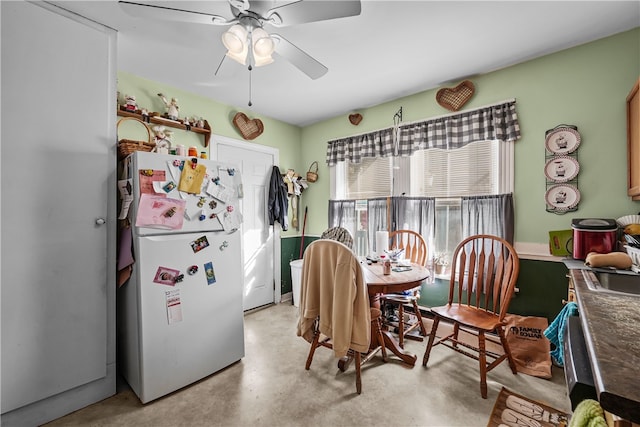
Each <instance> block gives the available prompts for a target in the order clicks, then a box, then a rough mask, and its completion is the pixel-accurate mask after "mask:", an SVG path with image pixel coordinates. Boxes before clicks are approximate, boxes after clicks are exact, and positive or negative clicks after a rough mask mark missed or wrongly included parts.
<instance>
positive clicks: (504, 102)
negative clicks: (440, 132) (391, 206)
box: [329, 98, 516, 142]
mask: <svg viewBox="0 0 640 427" xmlns="http://www.w3.org/2000/svg"><path fill="white" fill-rule="evenodd" d="M515 101H516V99H515V98H510V99H505V100H503V101H499V102H494V103H492V104H487V105H482V106H480V107H475V108H470V109H468V110H462V111H456V112H454V113H449V114H442V115H440V116H435V117H428V118H426V119H419V120H414V121H412V122H408V123H401V124H400V125H398V127H402V126H407V125H412V124H414V123H421V122H426V121H428V120H437V119H442V118H444V117H451V116H456V115H458V114H464V113H468V112H470V111H474V110H482V109H483V108H489V107H495V106H496V105H501V104H506V103H509V102H515ZM392 128H393V126H389V127H386V128H381V129H375V130H370V131H367V132H362V133H356V134H353V135H348V136H341V137H338V138H333V139H331V140H330V141H329V142H331V141H335V140H338V139H344V138H354V137H356V136H360V135H367V134H369V133H375V132H381V131H383V130H387V129H392Z"/></svg>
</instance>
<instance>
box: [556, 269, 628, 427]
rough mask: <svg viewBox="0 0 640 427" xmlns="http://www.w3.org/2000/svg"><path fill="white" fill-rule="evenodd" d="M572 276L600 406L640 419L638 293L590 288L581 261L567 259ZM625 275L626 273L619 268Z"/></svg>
mask: <svg viewBox="0 0 640 427" xmlns="http://www.w3.org/2000/svg"><path fill="white" fill-rule="evenodd" d="M565 264H566V265H567V267H568V268H569V269H570V271H569V274H570V277H571V279H572V280H573V283H574V287H575V291H576V295H577V302H578V307H579V312H580V320H581V323H582V327H583V330H584V333H585V340H586V342H587V349H588V352H589V357H590V360H591V365H592V368H593V369H592V370H593V376H594V381H595V384H596V389H597V391H598V397H599V401H600V404H601V406H602V407H603V408H604V409H605V410H607V411H609V412H611V413H614V414H616V415H618V416H621V417H623V418H625V419H628V420H631V421H633V422H636V423H639V422H640V386H639V385H638V384H640V295H633V294H625V293H620V292H609V291H601V290H600V291H599V290H594V289H593V285H592V282H593V281H594V280H595V281H597V280H598V279H597V278H596V276H595V275H594V274H593V271H592V269H590V268H588V267H585V266H584V263H582V262H577V263H574V264H572V263H571V262H569V263H567V262H565ZM620 273H621V274H625V273H624V272H620Z"/></svg>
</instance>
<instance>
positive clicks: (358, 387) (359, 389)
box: [354, 351, 362, 394]
mask: <svg viewBox="0 0 640 427" xmlns="http://www.w3.org/2000/svg"><path fill="white" fill-rule="evenodd" d="M354 353H355V357H356V391H357V392H358V394H360V393H362V381H361V379H360V352H359V351H354Z"/></svg>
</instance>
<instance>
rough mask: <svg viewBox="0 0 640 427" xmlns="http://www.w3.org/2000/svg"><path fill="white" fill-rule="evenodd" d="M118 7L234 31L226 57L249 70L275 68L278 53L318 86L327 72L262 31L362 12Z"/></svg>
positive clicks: (235, 0)
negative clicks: (224, 12) (274, 55)
mask: <svg viewBox="0 0 640 427" xmlns="http://www.w3.org/2000/svg"><path fill="white" fill-rule="evenodd" d="M118 3H119V4H120V6H121V7H122V9H123V10H124V11H125V12H127V13H129V14H130V15H132V16H135V17H139V18H150V19H160V20H165V21H180V22H189V23H198V24H212V25H226V26H230V28H229V29H228V30H227V31H226V32H224V33H223V35H222V42H223V44H224V45H225V47H226V48H227V53H226V55H225V57H229V58H231V59H233V60H235V61H237V62H239V63H241V64H243V65H248V66H249V67H250V68H249V69H251V67H252V66H256V67H259V66H262V65H267V64H270V63H271V62H273V58H272V57H271V54H272V53H273V52H277V53H278V55H280V56H281V57H283V58H285V59H286V60H288V61H289V62H290V63H291V64H293V65H294V66H295V67H296V68H298V69H299V70H300V71H302V72H303V73H305V74H306V75H308V76H309V77H310V78H311V79H314V80H315V79H317V78H320V77H322V76H323V75H325V74H326V73H327V71H328V68H327V67H325V66H324V65H323V64H321V63H320V62H318V61H317V60H315V59H314V58H313V57H311V56H310V55H309V54H307V53H306V52H304V51H303V50H302V49H300V48H298V47H297V46H295V45H294V44H293V43H291V42H289V41H288V40H287V39H285V38H284V37H282V36H281V35H279V34H274V33H271V34H269V33H268V32H267V31H266V30H265V29H264V28H263V27H264V26H265V25H272V26H274V27H277V28H279V27H286V26H290V25H297V24H305V23H309V22H317V21H325V20H330V19H337V18H344V17H348V16H356V15H359V14H360V11H361V5H360V1H359V0H358V1H350V0H344V1H302V0H299V1H294V2H290V3H286V4H283V5H279V6H274V5H275V3H276V2H275V1H259V0H251V1H249V0H229V6H230V9H231V16H230V17H225V16H220V15H213V14H210V13H204V12H198V11H192V10H185V9H178V8H171V7H166V6H158V5H155V4H144V3H135V2H130V1H119V2H118ZM272 6H273V7H272ZM223 61H224V57H223ZM220 65H222V62H221V63H220ZM219 69H220V67H218V70H219ZM218 70H216V74H217V73H218Z"/></svg>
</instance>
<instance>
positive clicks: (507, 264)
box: [422, 234, 520, 399]
mask: <svg viewBox="0 0 640 427" xmlns="http://www.w3.org/2000/svg"><path fill="white" fill-rule="evenodd" d="M519 265H520V262H519V259H518V255H517V253H516V251H515V250H514V249H513V246H511V244H509V243H508V242H507V241H506V240H504V239H501V238H500V237H497V236H491V235H486V234H481V235H476V236H471V237H468V238H466V239H464V240H463V241H462V242H461V243H460V244H459V245H458V247H457V248H456V250H455V252H454V253H453V260H452V265H451V278H450V279H449V300H448V303H447V305H444V306H441V307H432V308H431V311H432V313H433V316H434V317H433V326H432V327H431V333H430V334H429V341H428V343H427V348H426V351H425V353H424V357H423V359H422V366H427V362H428V361H429V355H430V354H431V349H432V348H433V347H434V346H436V345H439V344H442V345H444V346H446V347H448V348H450V349H452V350H455V351H457V352H459V353H461V354H463V355H465V356H468V357H471V358H473V359H476V360H478V361H479V364H480V394H481V395H482V397H483V398H484V399H486V398H487V372H489V371H490V370H492V369H493V368H495V367H496V366H498V365H499V364H500V363H501V362H502V361H504V360H505V359H507V360H508V362H509V367H510V368H511V371H512V372H513V373H514V374H517V371H516V365H515V362H514V360H513V357H512V356H511V350H510V349H509V344H508V343H507V340H506V338H505V331H504V328H505V321H504V317H505V315H506V314H507V309H508V308H509V303H510V302H511V297H512V296H513V290H514V288H515V284H516V280H517V279H518V273H519V269H520V267H519ZM441 320H442V321H444V322H450V323H452V324H453V332H452V333H450V334H448V335H446V336H444V337H442V338H440V339H438V340H437V341H436V340H435V338H436V332H437V331H438V324H439V323H440V321H441ZM461 330H462V331H463V332H467V333H470V334H472V335H474V336H476V337H477V345H474V344H473V342H472V343H471V344H470V343H469V342H463V341H462V340H460V339H459V338H458V334H459V332H460V331H461ZM493 334H495V335H493ZM496 335H497V338H498V339H497V340H496V338H495V336H496ZM487 340H490V341H495V342H496V343H497V344H501V345H502V347H503V349H504V354H498V353H493V352H490V351H487V350H486V341H487ZM474 341H475V340H474Z"/></svg>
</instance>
